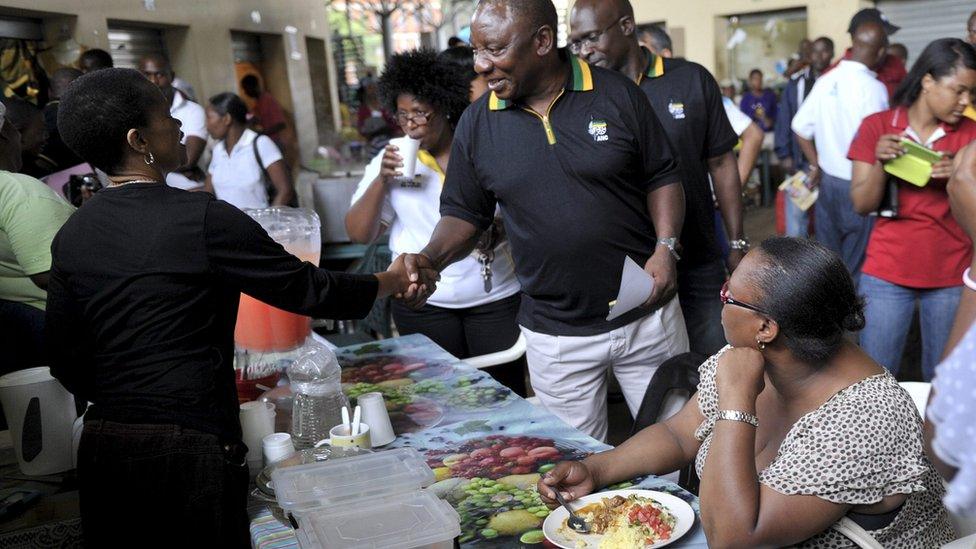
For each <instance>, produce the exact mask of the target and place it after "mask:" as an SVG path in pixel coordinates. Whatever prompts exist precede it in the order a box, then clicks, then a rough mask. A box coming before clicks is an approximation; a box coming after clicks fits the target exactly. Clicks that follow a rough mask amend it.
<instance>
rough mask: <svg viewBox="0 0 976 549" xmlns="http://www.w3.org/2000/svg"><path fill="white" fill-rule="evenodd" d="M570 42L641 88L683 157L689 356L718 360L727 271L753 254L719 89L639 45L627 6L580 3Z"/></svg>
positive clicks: (683, 290)
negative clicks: (724, 238)
mask: <svg viewBox="0 0 976 549" xmlns="http://www.w3.org/2000/svg"><path fill="white" fill-rule="evenodd" d="M569 44H570V49H571V51H573V53H575V54H576V55H577V56H579V57H580V58H581V59H583V60H584V61H586V62H587V63H589V64H591V65H595V66H598V67H603V68H606V69H611V70H614V71H617V72H620V73H622V74H623V75H625V76H626V77H627V78H629V79H630V80H632V81H633V82H635V83H637V84H638V85H639V86H640V89H641V91H643V92H644V95H646V96H647V98H648V100H649V101H650V103H651V107H652V109H653V112H654V114H656V115H657V118H658V119H660V121H661V125H662V126H663V127H664V130H665V133H666V136H667V138H668V139H669V140H670V141H671V143H672V145H673V146H674V149H675V152H676V153H677V154H678V157H679V161H680V162H679V163H680V164H681V166H682V169H683V172H684V177H683V178H682V183H683V186H684V191H685V223H684V227H683V228H682V230H681V243H682V258H681V261H679V262H678V296H679V301H680V303H681V309H682V312H683V313H684V317H685V324H686V325H687V328H688V336H689V342H690V344H691V350H692V351H695V352H698V353H701V354H703V355H711V354H714V353H716V352H718V350H719V349H721V348H722V347H723V346H724V345H725V334H724V333H723V330H722V302H721V300H720V299H719V292H720V290H721V289H722V284H724V282H725V279H726V276H727V271H726V268H727V269H728V271H729V272H730V271H732V270H734V269H735V267H736V265H738V263H739V261H740V260H741V259H742V256H743V255H744V254H745V252H746V251H747V250H748V241H747V240H745V238H744V235H743V228H742V190H741V184H740V179H739V171H738V166H737V163H736V158H735V153H734V152H733V149H734V148H735V145H736V143H737V142H738V137H737V136H736V134H735V132H734V131H733V129H732V126H731V125H730V124H729V121H728V117H727V116H726V114H725V108H724V107H723V106H722V93H721V91H720V90H719V87H718V84H717V83H716V82H715V79H714V78H713V77H712V75H711V74H709V72H708V71H707V70H706V69H705V68H704V67H702V66H701V65H699V64H697V63H692V62H690V61H686V60H683V59H672V58H665V57H664V56H661V55H657V54H655V53H654V52H652V51H650V50H648V49H647V48H644V47H643V46H641V45H640V43H639V42H638V39H637V26H636V24H635V23H634V10H633V7H632V6H631V4H630V2H629V1H628V0H578V1H577V2H576V4H575V6H574V7H573V9H572V12H571V13H570V35H569ZM709 178H711V182H712V185H714V188H715V196H716V197H717V198H718V203H719V209H720V210H721V213H722V219H723V220H724V224H725V230H726V231H727V233H726V234H728V235H729V240H730V247H731V252H730V253H729V258H728V262H727V265H723V262H722V252H721V248H722V244H724V243H721V244H720V243H719V242H718V241H717V237H716V231H715V224H716V219H715V218H716V215H715V207H714V201H713V197H712V191H711V187H710V185H709Z"/></svg>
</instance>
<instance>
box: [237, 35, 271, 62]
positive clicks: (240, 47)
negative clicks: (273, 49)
mask: <svg viewBox="0 0 976 549" xmlns="http://www.w3.org/2000/svg"><path fill="white" fill-rule="evenodd" d="M230 36H231V41H232V42H233V44H234V62H235V63H253V64H255V65H260V64H261V61H264V53H263V51H262V49H261V37H260V36H258V35H256V34H251V33H247V32H232V33H231V35H230Z"/></svg>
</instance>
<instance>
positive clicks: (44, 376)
mask: <svg viewBox="0 0 976 549" xmlns="http://www.w3.org/2000/svg"><path fill="white" fill-rule="evenodd" d="M0 402H2V403H3V414H4V416H5V417H6V418H7V426H8V427H9V429H10V438H11V439H12V442H13V446H14V455H16V456H17V463H18V464H19V465H20V470H21V472H23V473H24V474H25V475H53V474H55V473H60V472H62V471H67V470H69V469H71V467H72V461H73V454H74V452H73V451H72V444H71V442H72V430H73V427H74V422H75V419H76V418H77V417H78V412H77V410H76V409H75V399H74V397H72V396H71V393H69V392H68V391H66V390H65V389H64V387H62V386H61V384H60V383H58V380H56V379H54V378H53V377H51V370H50V368H48V367H47V366H41V367H37V368H28V369H26V370H19V371H16V372H11V373H9V374H7V375H5V376H3V377H0Z"/></svg>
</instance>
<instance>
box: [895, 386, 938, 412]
mask: <svg viewBox="0 0 976 549" xmlns="http://www.w3.org/2000/svg"><path fill="white" fill-rule="evenodd" d="M899 385H901V386H902V388H903V389H905V390H906V391H908V394H909V395H911V396H912V400H913V401H914V402H915V407H916V408H918V415H920V416H922V419H925V405H926V404H928V402H929V393H930V392H932V384H931V383H924V382H921V381H902V382H901V383H899Z"/></svg>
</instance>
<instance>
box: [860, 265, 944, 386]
mask: <svg viewBox="0 0 976 549" xmlns="http://www.w3.org/2000/svg"><path fill="white" fill-rule="evenodd" d="M860 290H861V294H862V295H863V296H864V299H865V301H866V302H867V307H866V309H865V315H864V316H865V319H866V320H867V324H866V325H865V327H864V331H862V332H861V348H862V349H864V351H865V352H866V353H867V354H868V355H870V356H871V358H873V359H874V360H875V362H877V363H878V364H881V365H882V366H884V367H885V368H887V369H888V370H889V371H890V372H891V373H892V374H894V375H897V374H898V367H899V366H900V365H901V355H902V351H903V350H904V348H905V338H906V336H907V335H908V328H909V327H910V326H911V324H912V315H914V314H915V302H916V300H918V301H919V302H920V306H919V314H920V318H919V320H920V321H921V322H920V324H921V327H922V376H923V377H924V378H925V381H931V380H932V377H933V376H934V375H935V366H936V364H938V363H939V360H940V359H941V358H942V351H943V350H944V349H945V346H946V341H948V339H949V331H950V330H952V323H953V321H954V320H955V316H956V308H957V307H958V306H959V299H960V298H961V296H962V286H952V287H949V288H935V289H915V288H906V287H904V286H899V285H897V284H892V283H890V282H886V281H884V280H881V279H880V278H875V277H873V276H871V275H868V274H862V275H861V285H860Z"/></svg>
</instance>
